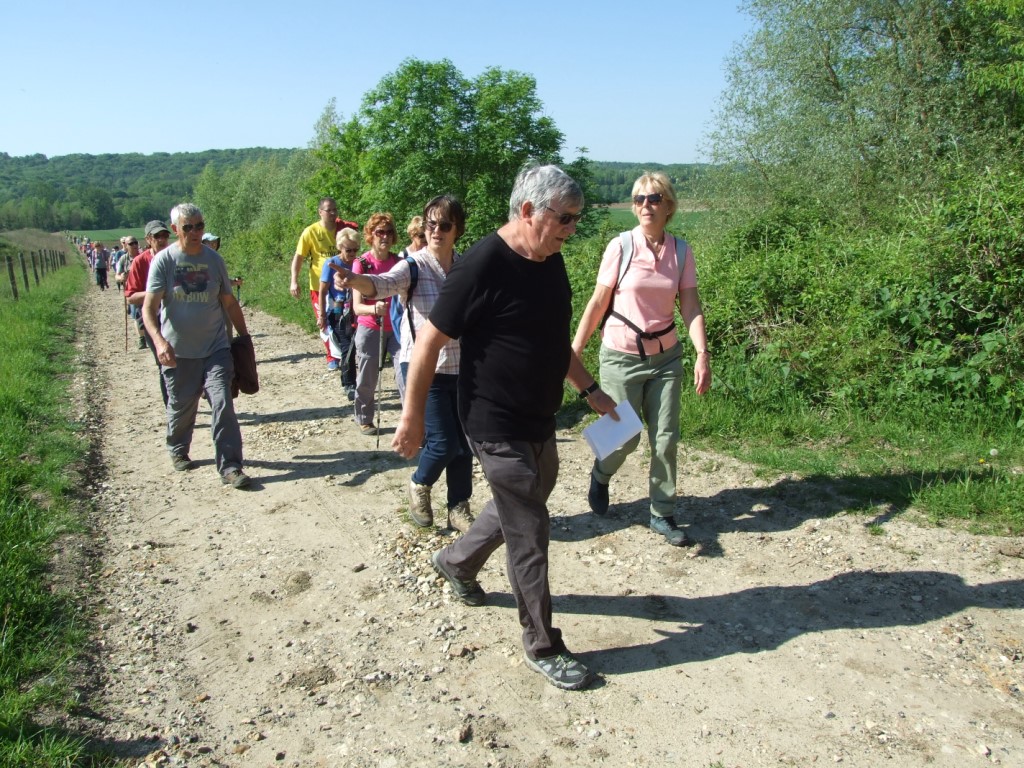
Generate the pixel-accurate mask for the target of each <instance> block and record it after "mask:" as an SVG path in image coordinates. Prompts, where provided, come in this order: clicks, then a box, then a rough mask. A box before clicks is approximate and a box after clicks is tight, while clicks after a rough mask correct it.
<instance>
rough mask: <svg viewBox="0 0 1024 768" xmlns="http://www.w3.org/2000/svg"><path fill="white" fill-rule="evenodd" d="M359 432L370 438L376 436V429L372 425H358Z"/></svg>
mask: <svg viewBox="0 0 1024 768" xmlns="http://www.w3.org/2000/svg"><path fill="white" fill-rule="evenodd" d="M359 431H360V432H362V433H363V434H364V435H368V436H370V437H372V436H373V435H376V434H377V428H376V427H375V426H373V424H360V425H359Z"/></svg>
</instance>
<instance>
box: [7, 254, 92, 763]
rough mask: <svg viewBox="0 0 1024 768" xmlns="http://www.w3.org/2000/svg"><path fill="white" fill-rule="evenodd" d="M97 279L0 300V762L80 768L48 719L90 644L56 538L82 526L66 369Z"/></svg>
mask: <svg viewBox="0 0 1024 768" xmlns="http://www.w3.org/2000/svg"><path fill="white" fill-rule="evenodd" d="M87 282H88V275H87V273H86V271H85V269H84V268H83V267H81V266H79V265H75V266H70V267H68V268H65V269H62V270H60V272H59V273H56V274H54V275H52V276H48V279H46V280H44V281H43V282H42V283H41V284H40V285H39V286H34V285H33V288H32V291H31V292H30V293H28V294H27V295H24V296H22V297H21V299H20V300H19V301H13V300H4V301H0V328H3V333H0V765H4V766H49V765H73V764H75V763H76V761H78V760H79V758H80V757H81V755H82V754H83V749H84V747H83V744H82V742H81V740H79V739H76V738H75V737H74V736H71V735H67V734H64V733H62V732H57V731H54V730H52V729H47V728H46V727H43V726H41V725H40V724H39V723H40V722H41V717H40V716H41V714H42V713H43V712H44V711H47V710H49V711H52V710H54V709H59V708H61V707H64V706H65V705H66V702H67V701H68V679H67V674H66V670H67V666H68V662H69V661H70V660H71V659H72V658H73V657H74V656H75V655H76V654H77V652H78V650H79V649H80V647H81V645H82V643H83V642H84V637H85V630H84V627H82V626H81V625H80V624H79V621H78V619H77V618H76V616H77V613H76V607H75V602H74V599H73V597H72V596H71V595H69V594H67V593H65V592H62V591H60V590H58V589H54V580H53V579H52V577H51V574H50V573H49V570H48V569H49V566H50V562H51V559H52V554H53V545H54V542H55V541H56V539H57V538H58V537H59V536H61V535H62V534H65V533H67V532H70V531H72V530H75V529H76V528H77V527H78V522H77V521H76V517H75V513H74V510H73V508H72V505H71V499H72V496H73V493H74V487H73V484H74V478H73V474H72V472H73V468H75V467H79V466H81V464H82V458H83V455H84V454H85V451H86V448H87V446H86V445H85V443H84V441H83V440H82V438H81V436H80V435H79V434H78V433H77V431H76V429H75V427H74V426H73V422H72V417H71V413H70V408H71V402H72V401H71V398H69V396H68V392H69V389H70V380H69V374H68V371H70V370H72V368H73V364H74V346H73V341H74V329H73V324H72V323H71V322H70V321H69V318H72V317H73V316H74V305H75V303H76V301H77V297H78V294H79V293H80V292H81V291H82V290H83V289H84V288H85V287H86V285H87Z"/></svg>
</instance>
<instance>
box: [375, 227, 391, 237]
mask: <svg viewBox="0 0 1024 768" xmlns="http://www.w3.org/2000/svg"><path fill="white" fill-rule="evenodd" d="M373 236H374V237H378V238H383V237H394V236H395V230H393V229H375V230H373Z"/></svg>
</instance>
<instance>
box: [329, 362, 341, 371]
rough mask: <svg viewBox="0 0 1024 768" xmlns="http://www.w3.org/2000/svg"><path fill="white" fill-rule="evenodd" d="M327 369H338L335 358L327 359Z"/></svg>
mask: <svg viewBox="0 0 1024 768" xmlns="http://www.w3.org/2000/svg"><path fill="white" fill-rule="evenodd" d="M327 370H328V371H336V370H338V361H337V360H329V361H328V362H327Z"/></svg>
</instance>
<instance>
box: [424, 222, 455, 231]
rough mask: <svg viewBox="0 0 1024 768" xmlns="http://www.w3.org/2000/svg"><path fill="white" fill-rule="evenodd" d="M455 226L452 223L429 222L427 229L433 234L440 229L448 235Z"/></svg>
mask: <svg viewBox="0 0 1024 768" xmlns="http://www.w3.org/2000/svg"><path fill="white" fill-rule="evenodd" d="M454 226H455V225H454V224H452V223H451V222H450V221H427V223H426V227H427V229H428V230H429V231H430V232H433V231H434V230H435V229H440V230H441V231H442V232H444V233H448V232H451V231H452V227H454Z"/></svg>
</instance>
